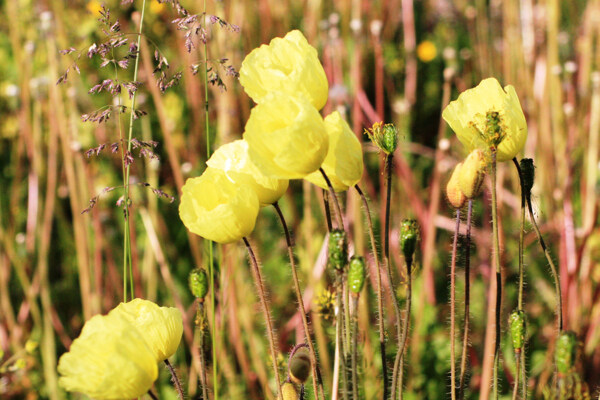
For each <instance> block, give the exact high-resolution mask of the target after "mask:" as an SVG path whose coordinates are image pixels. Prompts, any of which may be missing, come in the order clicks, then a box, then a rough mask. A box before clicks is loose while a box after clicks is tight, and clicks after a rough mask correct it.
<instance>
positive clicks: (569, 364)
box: [555, 331, 577, 374]
mask: <svg viewBox="0 0 600 400" xmlns="http://www.w3.org/2000/svg"><path fill="white" fill-rule="evenodd" d="M576 355H577V337H576V336H575V333H574V332H572V331H564V332H561V333H560V335H559V336H558V340H557V341H556V353H555V357H556V367H557V369H558V372H560V373H563V374H566V373H569V372H571V371H572V370H573V368H574V367H575V357H576Z"/></svg>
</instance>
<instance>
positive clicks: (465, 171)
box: [458, 149, 487, 199]
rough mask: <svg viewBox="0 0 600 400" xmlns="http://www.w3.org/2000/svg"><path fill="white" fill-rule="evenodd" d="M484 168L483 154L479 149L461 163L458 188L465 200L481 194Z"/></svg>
mask: <svg viewBox="0 0 600 400" xmlns="http://www.w3.org/2000/svg"><path fill="white" fill-rule="evenodd" d="M486 166H487V163H486V160H485V154H484V152H483V150H481V149H475V150H473V151H472V152H471V153H470V154H469V155H468V156H467V159H466V160H465V161H464V162H463V165H462V167H461V168H460V175H459V176H458V187H459V188H460V190H461V192H463V194H464V195H465V196H466V197H467V199H472V198H474V197H476V196H477V195H479V193H480V192H481V186H482V184H483V179H484V178H485V169H486Z"/></svg>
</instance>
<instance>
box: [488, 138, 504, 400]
mask: <svg viewBox="0 0 600 400" xmlns="http://www.w3.org/2000/svg"><path fill="white" fill-rule="evenodd" d="M491 150H492V165H491V173H490V176H491V178H492V230H493V240H492V241H493V246H494V264H495V269H496V308H495V317H496V321H495V322H496V329H495V334H494V373H493V380H492V388H493V398H494V399H496V400H497V399H498V391H499V389H498V369H499V361H500V332H501V326H500V314H501V310H502V268H501V266H500V234H499V232H498V199H497V194H496V148H495V147H492V148H491Z"/></svg>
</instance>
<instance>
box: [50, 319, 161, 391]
mask: <svg viewBox="0 0 600 400" xmlns="http://www.w3.org/2000/svg"><path fill="white" fill-rule="evenodd" d="M58 372H59V373H60V374H61V375H62V376H61V377H60V378H59V380H58V383H59V385H60V386H62V387H63V388H64V389H65V390H67V391H70V392H80V393H84V394H86V395H88V396H89V397H92V398H95V399H132V398H136V397H140V396H142V395H144V394H145V393H146V392H147V391H148V390H149V389H150V387H151V386H152V383H153V382H154V381H155V380H156V378H157V377H158V368H157V366H156V359H155V357H154V354H153V352H152V350H150V348H149V347H148V345H147V344H146V341H145V340H144V337H143V335H142V333H141V332H140V331H139V330H137V329H136V328H135V327H134V326H132V325H131V324H130V323H129V321H127V319H125V318H124V317H123V316H122V315H120V314H119V313H110V314H109V315H96V316H94V317H92V318H91V319H90V320H89V321H87V322H86V323H85V325H84V326H83V330H82V331H81V335H79V337H78V338H77V339H75V340H74V341H73V344H71V349H70V350H69V352H67V353H65V354H63V355H62V357H61V358H60V360H59V362H58Z"/></svg>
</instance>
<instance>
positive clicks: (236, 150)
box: [206, 140, 289, 207]
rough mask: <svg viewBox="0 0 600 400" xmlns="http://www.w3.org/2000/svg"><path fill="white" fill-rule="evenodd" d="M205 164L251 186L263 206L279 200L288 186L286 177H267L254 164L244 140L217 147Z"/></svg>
mask: <svg viewBox="0 0 600 400" xmlns="http://www.w3.org/2000/svg"><path fill="white" fill-rule="evenodd" d="M206 164H207V165H208V166H209V167H211V168H217V169H220V170H222V171H223V172H224V173H225V175H226V176H227V178H229V180H230V181H231V182H233V183H235V184H240V185H249V186H251V187H252V188H253V189H254V191H255V192H256V194H257V195H258V201H259V202H260V205H261V206H263V207H264V206H267V205H270V204H273V203H275V202H276V201H277V200H279V198H280V197H281V196H283V194H284V193H285V191H286V190H287V188H288V183H289V182H288V180H287V179H274V178H268V177H266V176H265V175H264V174H263V173H262V172H261V171H260V169H258V167H257V166H256V165H254V163H253V162H252V161H251V160H250V156H249V155H248V143H247V142H246V141H245V140H235V141H233V142H231V143H227V144H225V145H223V146H221V147H219V148H218V149H217V150H216V151H215V152H214V153H213V155H212V156H211V157H210V159H209V160H208V161H207V162H206Z"/></svg>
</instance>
